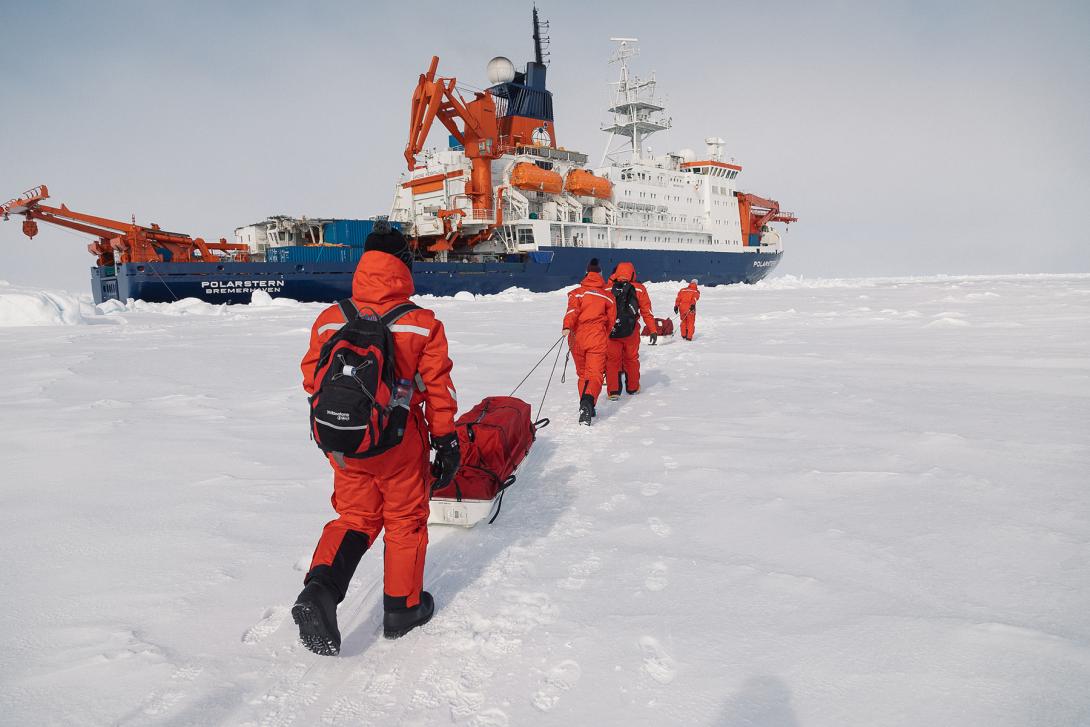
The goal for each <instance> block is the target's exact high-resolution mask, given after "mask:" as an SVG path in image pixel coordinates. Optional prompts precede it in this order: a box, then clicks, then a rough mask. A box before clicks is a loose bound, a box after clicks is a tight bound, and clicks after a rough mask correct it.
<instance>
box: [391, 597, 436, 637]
mask: <svg viewBox="0 0 1090 727" xmlns="http://www.w3.org/2000/svg"><path fill="white" fill-rule="evenodd" d="M386 599H389V600H394V599H393V598H392V597H390V596H386V597H385V599H384V600H386ZM402 601H404V599H402ZM434 615H435V599H434V598H432V597H431V594H430V593H428V592H427V591H421V592H420V603H418V604H416V605H415V606H413V607H412V608H387V609H386V613H385V614H384V615H383V617H382V635H383V636H385V637H386V638H388V639H399V638H401V637H402V636H404V635H405V634H407V633H409V632H410V631H412V630H413V629H415V628H416V627H417V626H423V625H424V624H426V623H427V622H428V621H431V617H432V616H434Z"/></svg>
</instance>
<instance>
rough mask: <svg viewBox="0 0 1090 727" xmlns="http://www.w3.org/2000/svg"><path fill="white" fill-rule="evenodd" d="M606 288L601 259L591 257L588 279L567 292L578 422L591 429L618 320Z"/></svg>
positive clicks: (567, 331) (566, 316) (566, 318)
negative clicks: (599, 262) (577, 395)
mask: <svg viewBox="0 0 1090 727" xmlns="http://www.w3.org/2000/svg"><path fill="white" fill-rule="evenodd" d="M604 288H605V281H604V280H602V269H601V268H600V267H598V258H592V259H591V261H590V264H589V265H587V275H586V277H584V278H583V280H582V281H581V282H580V283H579V287H577V288H575V289H574V290H572V291H570V292H569V293H568V310H567V312H566V313H565V314H564V335H565V336H568V340H569V341H572V342H574V345H572V346H571V352H572V358H573V359H575V371H576V373H577V374H578V376H579V423H580V424H586V425H588V426H589V425H590V423H591V420H592V419H594V416H595V411H594V406H595V404H597V403H598V394H600V393H601V392H602V379H603V378H605V373H606V353H607V352H608V350H609V332H610V330H612V328H613V321H614V319H615V318H616V317H617V305H616V303H614V301H613V296H612V295H610V294H609V293H608V292H607V291H606V290H604Z"/></svg>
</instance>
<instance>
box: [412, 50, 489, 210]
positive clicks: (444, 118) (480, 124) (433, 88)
mask: <svg viewBox="0 0 1090 727" xmlns="http://www.w3.org/2000/svg"><path fill="white" fill-rule="evenodd" d="M438 68H439V56H432V59H431V65H429V66H428V72H427V73H421V74H420V81H419V82H418V83H417V84H416V90H415V91H414V92H413V100H412V107H411V110H410V112H409V142H408V143H407V144H406V145H405V161H406V162H407V163H408V165H409V171H413V170H414V169H416V155H417V154H419V153H420V152H421V150H423V148H424V144H425V143H426V142H427V140H428V132H429V131H431V125H432V122H434V121H435V119H439V121H441V122H442V124H443V126H445V127H447V131H449V132H450V133H451V135H452V136H453V137H454V138H455V139H457V140H458V143H459V144H461V145H462V147H463V148H464V149H465V155H466V156H467V157H469V159H470V163H471V165H472V171H471V173H470V181H469V184H467V185H466V194H467V195H468V196H469V198H470V199H471V200H472V201H473V209H474V210H487V211H488V212H491V210H492V194H493V193H492V160H493V159H496V158H498V157H499V156H500V154H501V150H500V149H499V126H498V124H497V122H496V102H495V100H494V99H493V98H492V94H489V93H480V92H478V93H476V94H475V95H474V98H473V100H472V101H468V102H467V101H466V100H465V99H463V98H462V97H461V96H460V95H459V94H458V93H457V92H456V91H455V90H454V88H455V85H456V84H457V83H458V79H456V78H436V77H435V72H436V70H437V69H438ZM458 119H461V120H462V126H463V127H464V128H462V129H459V128H458V124H457V120H458Z"/></svg>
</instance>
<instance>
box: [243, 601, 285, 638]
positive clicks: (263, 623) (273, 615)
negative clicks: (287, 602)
mask: <svg viewBox="0 0 1090 727" xmlns="http://www.w3.org/2000/svg"><path fill="white" fill-rule="evenodd" d="M287 614H288V609H287V608H285V607H284V606H273V607H272V608H266V609H265V612H264V613H263V614H261V620H259V621H258V622H257V623H255V624H254V625H253V626H251V627H250V628H248V629H246V631H245V632H244V633H243V634H242V643H244V644H256V643H258V642H259V641H264V640H265V639H266V638H268V637H269V635H270V634H272V633H273V632H274V631H276V630H277V629H278V628H280V624H282V623H283V622H284V617H285V616H286V615H287Z"/></svg>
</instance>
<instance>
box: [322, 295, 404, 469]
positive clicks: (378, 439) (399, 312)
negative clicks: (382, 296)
mask: <svg viewBox="0 0 1090 727" xmlns="http://www.w3.org/2000/svg"><path fill="white" fill-rule="evenodd" d="M337 305H338V306H340V309H341V313H343V314H344V319H345V324H344V325H343V326H341V329H340V330H339V331H337V332H336V333H334V334H333V336H332V337H331V338H330V339H329V340H328V341H326V342H325V344H324V345H323V346H322V350H321V352H320V353H319V356H318V365H317V367H316V368H315V376H314V378H315V380H316V381H317V382H318V388H317V389H316V390H315V392H314V395H313V396H311V397H310V431H311V436H312V437H313V438H314V441H315V442H316V443H317V445H318V447H320V448H321V450H322V451H323V452H327V453H329V454H331V455H333V458H334V459H336V460H338V461H339V462H341V463H342V464H343V461H344V458H345V457H356V458H364V457H373V456H375V455H376V454H381V453H382V452H385V451H386V450H388V449H390V448H391V447H394V446H396V445H398V444H399V443H400V442H401V438H402V437H403V436H404V435H405V426H406V423H407V422H408V418H409V402H410V400H411V399H412V393H413V392H412V389H413V382H412V381H409V380H408V379H398V378H397V375H396V373H395V368H394V341H393V334H392V333H390V326H392V325H393V324H394V323H395V322H396V321H397V320H398V319H399V318H401V317H402V316H403V315H405V314H406V313H408V312H409V311H412V310H416V309H417V308H419V306H417V305H416V304H414V303H403V304H401V305H399V306H395V307H394V308H392V309H391V310H390V311H389V312H387V313H386V314H385V315H382V316H380V315H378V314H377V313H375V311H373V310H370V309H365V310H363V311H360V310H357V309H356V304H355V303H353V302H352V300H351V299H350V298H349V299H346V300H342V301H340V302H339V303H337Z"/></svg>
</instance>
